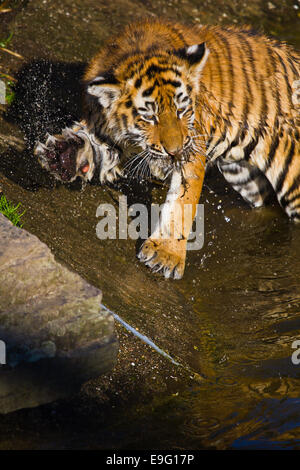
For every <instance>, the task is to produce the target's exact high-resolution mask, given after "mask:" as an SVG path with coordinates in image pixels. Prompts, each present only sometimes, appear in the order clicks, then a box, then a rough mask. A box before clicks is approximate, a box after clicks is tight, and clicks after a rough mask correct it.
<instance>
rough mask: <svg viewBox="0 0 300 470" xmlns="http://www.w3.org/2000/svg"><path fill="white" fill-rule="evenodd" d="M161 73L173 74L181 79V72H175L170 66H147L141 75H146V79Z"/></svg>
mask: <svg viewBox="0 0 300 470" xmlns="http://www.w3.org/2000/svg"><path fill="white" fill-rule="evenodd" d="M161 72H173V73H174V74H175V75H177V76H179V77H181V72H179V70H177V69H176V68H173V67H170V66H165V67H161V66H159V65H156V64H151V65H149V67H148V68H147V69H146V70H145V72H144V74H143V75H146V76H147V77H148V78H152V77H154V76H155V75H156V74H160V73H161Z"/></svg>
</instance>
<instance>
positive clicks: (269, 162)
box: [264, 133, 280, 173]
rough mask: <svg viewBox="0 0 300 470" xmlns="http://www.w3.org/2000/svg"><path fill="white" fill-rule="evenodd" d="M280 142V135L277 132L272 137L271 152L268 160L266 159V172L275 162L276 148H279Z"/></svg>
mask: <svg viewBox="0 0 300 470" xmlns="http://www.w3.org/2000/svg"><path fill="white" fill-rule="evenodd" d="M279 142H280V139H279V135H278V133H276V134H275V136H273V139H272V142H271V147H270V150H269V154H268V157H267V161H266V165H265V168H264V173H266V171H267V170H268V169H269V168H270V166H271V165H272V163H273V160H274V157H275V153H276V150H277V148H278V145H279Z"/></svg>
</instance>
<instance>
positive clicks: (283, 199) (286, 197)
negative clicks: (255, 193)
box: [280, 175, 300, 207]
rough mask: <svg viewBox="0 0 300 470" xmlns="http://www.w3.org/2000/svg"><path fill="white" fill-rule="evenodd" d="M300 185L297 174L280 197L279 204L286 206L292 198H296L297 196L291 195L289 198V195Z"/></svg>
mask: <svg viewBox="0 0 300 470" xmlns="http://www.w3.org/2000/svg"><path fill="white" fill-rule="evenodd" d="M299 187H300V175H298V176H297V177H296V178H295V179H294V182H293V184H292V185H291V186H290V188H289V189H288V190H287V192H286V193H285V194H284V195H283V196H282V197H281V200H280V204H281V205H282V206H283V207H286V206H287V205H288V204H290V202H292V201H293V200H294V198H297V197H298V195H297V196H293V197H292V198H291V199H289V195H290V194H292V193H293V192H294V191H296V190H297V189H298V188H299Z"/></svg>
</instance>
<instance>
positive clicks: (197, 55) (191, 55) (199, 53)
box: [175, 42, 209, 76]
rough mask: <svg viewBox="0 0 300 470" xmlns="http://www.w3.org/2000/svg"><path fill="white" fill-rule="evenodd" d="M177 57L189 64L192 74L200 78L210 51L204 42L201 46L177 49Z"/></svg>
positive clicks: (195, 45)
mask: <svg viewBox="0 0 300 470" xmlns="http://www.w3.org/2000/svg"><path fill="white" fill-rule="evenodd" d="M175 55H177V56H178V57H180V59H183V60H185V61H186V62H188V64H189V68H190V69H191V71H192V73H193V74H196V75H198V76H199V74H200V73H201V71H202V70H203V67H204V65H205V63H206V61H207V58H208V56H209V49H208V47H207V46H206V45H205V42H202V43H201V44H194V45H193V46H187V47H183V48H182V49H177V50H176V51H175Z"/></svg>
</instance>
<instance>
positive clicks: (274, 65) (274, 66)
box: [267, 46, 282, 120]
mask: <svg viewBox="0 0 300 470" xmlns="http://www.w3.org/2000/svg"><path fill="white" fill-rule="evenodd" d="M267 51H268V56H269V58H270V60H271V65H272V69H273V70H272V71H271V74H272V76H273V77H276V72H277V61H276V58H275V57H274V52H273V49H271V47H270V46H269V47H268V49H267ZM273 83H275V97H274V99H275V102H276V117H275V120H276V118H277V116H278V115H281V114H282V108H281V100H280V92H279V88H278V80H277V79H276V78H275V80H274V81H273ZM272 94H273V96H274V93H273V88H272Z"/></svg>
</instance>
